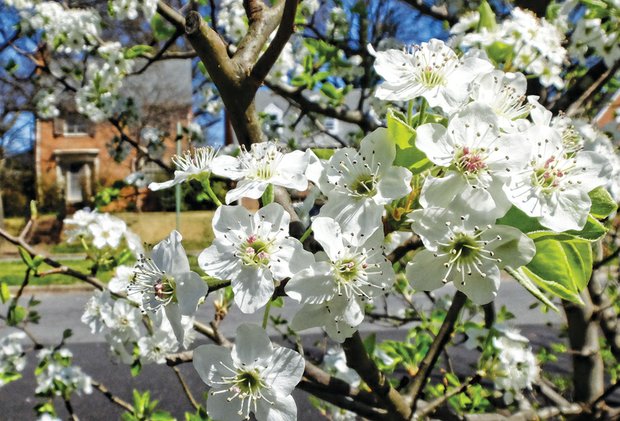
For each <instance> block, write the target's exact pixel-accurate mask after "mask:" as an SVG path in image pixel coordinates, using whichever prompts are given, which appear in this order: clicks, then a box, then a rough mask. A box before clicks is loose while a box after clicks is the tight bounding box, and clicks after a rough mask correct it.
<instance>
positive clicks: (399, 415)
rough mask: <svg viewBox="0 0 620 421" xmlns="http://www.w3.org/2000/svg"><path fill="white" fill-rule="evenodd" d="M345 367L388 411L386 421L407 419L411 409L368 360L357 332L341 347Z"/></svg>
mask: <svg viewBox="0 0 620 421" xmlns="http://www.w3.org/2000/svg"><path fill="white" fill-rule="evenodd" d="M342 347H343V349H344V352H345V355H346V357H347V365H348V366H349V367H351V368H352V369H354V370H355V371H356V372H357V374H359V376H360V377H361V378H362V380H364V381H365V382H366V384H367V385H368V387H369V388H370V390H372V391H373V393H375V394H376V395H377V397H378V398H379V400H380V401H381V402H382V403H383V404H384V405H385V407H386V409H387V410H388V414H387V416H386V419H389V420H399V421H404V420H407V419H409V416H410V414H411V409H410V408H409V406H408V405H407V403H406V402H405V400H404V399H403V397H402V396H401V395H400V394H399V393H398V392H397V391H396V389H394V388H393V387H392V385H391V384H390V382H389V381H388V379H387V377H386V376H385V375H384V374H383V373H382V372H381V371H380V370H379V368H377V366H376V365H375V363H374V362H373V361H372V360H371V359H370V357H369V356H368V353H367V352H366V349H365V348H364V343H363V342H362V338H361V337H360V334H359V332H355V333H354V334H353V336H352V337H350V338H347V339H345V341H344V343H343V345H342Z"/></svg>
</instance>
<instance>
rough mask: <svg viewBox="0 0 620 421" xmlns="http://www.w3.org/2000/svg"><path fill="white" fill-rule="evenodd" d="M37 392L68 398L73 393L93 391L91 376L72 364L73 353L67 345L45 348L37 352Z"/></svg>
mask: <svg viewBox="0 0 620 421" xmlns="http://www.w3.org/2000/svg"><path fill="white" fill-rule="evenodd" d="M37 358H38V359H39V363H38V365H37V369H36V370H35V375H36V381H37V387H36V389H35V393H37V394H41V395H44V396H54V395H56V396H62V397H65V398H68V397H69V396H70V394H71V393H74V392H75V393H78V394H82V393H85V394H90V393H92V391H93V389H92V384H91V378H90V376H88V375H87V374H85V373H84V372H83V371H82V369H81V368H80V367H78V366H75V365H73V364H72V360H73V353H72V352H71V351H69V350H68V349H67V348H65V347H61V348H54V349H50V348H45V349H42V350H41V351H39V353H38V354H37Z"/></svg>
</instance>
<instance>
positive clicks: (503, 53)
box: [486, 41, 513, 63]
mask: <svg viewBox="0 0 620 421" xmlns="http://www.w3.org/2000/svg"><path fill="white" fill-rule="evenodd" d="M486 52H487V54H488V55H489V58H490V59H491V60H493V61H494V62H495V63H505V62H506V61H508V59H509V58H510V56H511V55H512V54H513V47H512V45H510V44H506V43H503V42H501V41H495V42H494V43H492V44H491V45H489V46H488V47H486Z"/></svg>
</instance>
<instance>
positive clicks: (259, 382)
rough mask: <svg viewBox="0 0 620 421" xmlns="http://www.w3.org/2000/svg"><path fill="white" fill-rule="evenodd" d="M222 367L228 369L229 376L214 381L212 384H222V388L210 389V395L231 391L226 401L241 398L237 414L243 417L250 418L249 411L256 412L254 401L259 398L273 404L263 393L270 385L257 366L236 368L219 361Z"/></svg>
mask: <svg viewBox="0 0 620 421" xmlns="http://www.w3.org/2000/svg"><path fill="white" fill-rule="evenodd" d="M220 364H221V365H222V367H224V368H225V369H226V370H228V371H230V373H231V375H230V376H221V378H220V381H214V382H213V384H216V385H220V386H224V388H223V389H220V390H216V391H212V392H211V395H217V394H219V393H225V392H232V393H233V395H232V396H230V397H228V398H227V400H228V402H231V401H232V400H233V399H237V398H238V399H241V409H240V410H239V412H238V414H239V415H241V416H243V417H244V419H246V420H249V419H250V412H254V413H256V408H257V405H256V402H257V401H258V400H260V399H262V400H264V401H265V402H267V403H269V404H271V405H273V402H271V401H269V400H268V399H267V398H265V396H264V395H263V391H264V390H269V389H271V387H269V386H268V385H267V383H266V382H265V381H264V380H263V377H262V374H261V370H260V368H258V367H255V368H245V367H244V368H236V369H233V368H231V367H228V366H226V365H225V364H224V363H223V362H220Z"/></svg>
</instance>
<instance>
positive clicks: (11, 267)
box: [0, 255, 203, 286]
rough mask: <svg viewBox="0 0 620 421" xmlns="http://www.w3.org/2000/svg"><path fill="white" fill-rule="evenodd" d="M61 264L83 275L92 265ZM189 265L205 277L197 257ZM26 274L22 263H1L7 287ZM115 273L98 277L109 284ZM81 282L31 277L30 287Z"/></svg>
mask: <svg viewBox="0 0 620 421" xmlns="http://www.w3.org/2000/svg"><path fill="white" fill-rule="evenodd" d="M61 263H62V264H63V265H65V266H68V267H70V268H72V269H75V270H78V271H80V272H83V273H89V272H90V266H91V263H90V262H89V261H86V260H62V261H61ZM189 263H190V266H191V268H192V270H193V271H195V272H197V273H199V274H201V275H203V272H202V271H201V270H200V268H199V267H198V262H197V257H196V256H191V255H190V256H189ZM50 269H52V268H51V267H50V266H48V265H46V264H42V265H41V267H40V269H39V271H40V272H45V271H48V270H50ZM25 273H26V265H25V264H24V263H23V262H21V261H15V262H2V261H0V282H6V283H7V285H11V286H12V285H21V283H22V281H23V280H24V274H25ZM113 275H114V274H113V272H111V271H107V272H99V273H98V274H97V277H98V278H99V279H100V280H101V281H103V282H108V281H109V280H110V278H112V276H113ZM80 282H81V281H80V280H78V279H75V278H72V277H70V276H67V275H56V274H55V275H47V276H43V277H38V276H31V277H30V282H29V285H72V284H79V283H80Z"/></svg>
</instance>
